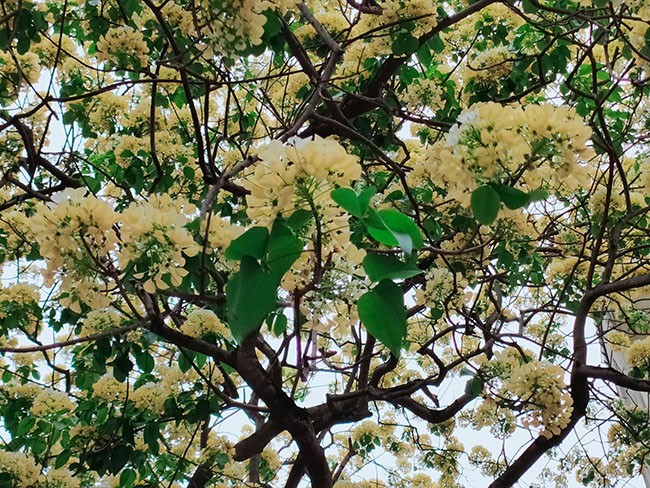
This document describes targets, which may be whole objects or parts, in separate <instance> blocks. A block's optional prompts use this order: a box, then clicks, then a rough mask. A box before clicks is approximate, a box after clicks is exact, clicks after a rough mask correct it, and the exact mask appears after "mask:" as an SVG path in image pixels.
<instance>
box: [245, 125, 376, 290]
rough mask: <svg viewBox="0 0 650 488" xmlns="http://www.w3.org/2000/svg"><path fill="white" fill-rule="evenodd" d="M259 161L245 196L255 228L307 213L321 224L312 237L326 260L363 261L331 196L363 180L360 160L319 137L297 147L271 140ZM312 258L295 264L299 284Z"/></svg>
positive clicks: (361, 254) (311, 256)
mask: <svg viewBox="0 0 650 488" xmlns="http://www.w3.org/2000/svg"><path fill="white" fill-rule="evenodd" d="M258 157H259V158H260V160H261V161H259V163H258V164H257V165H256V166H255V170H254V172H253V173H252V174H249V175H248V177H247V178H246V179H245V180H244V181H243V186H244V187H245V188H246V189H248V190H249V191H250V195H247V196H246V201H247V204H248V206H247V214H248V217H249V218H250V219H251V220H252V221H253V222H254V223H256V224H261V225H267V226H270V225H271V224H272V223H273V222H274V220H275V219H276V218H277V217H278V216H282V217H289V216H291V215H292V214H293V213H294V212H295V211H297V210H303V211H306V212H308V213H309V214H311V215H312V216H313V217H314V219H315V220H316V222H317V225H316V227H313V228H311V230H310V237H311V238H312V240H314V241H315V240H317V239H318V238H320V245H321V246H322V249H323V255H330V254H331V255H333V256H334V258H336V257H337V256H345V257H346V259H348V260H350V261H351V262H353V263H358V262H360V260H361V259H362V258H363V252H360V251H359V250H358V249H356V247H354V246H352V245H351V244H350V231H349V226H348V216H347V214H346V213H345V212H344V211H343V210H342V209H341V208H340V207H339V206H338V205H337V204H336V203H335V202H334V201H333V200H332V198H331V196H330V193H331V191H332V190H333V189H334V188H336V187H337V186H350V185H351V183H352V182H353V181H355V180H357V179H358V178H359V177H360V175H361V166H360V164H359V162H358V159H357V158H356V157H355V156H352V155H350V154H348V153H347V152H346V150H345V148H343V146H341V145H340V144H339V143H338V142H336V141H334V140H329V139H322V138H320V137H316V138H315V139H314V140H310V141H304V140H302V141H296V142H295V143H294V144H292V145H283V144H282V143H280V142H279V141H272V142H271V143H270V144H269V145H267V146H266V147H264V148H263V149H262V150H261V151H260V152H259V153H258ZM313 257H314V256H313V252H310V253H304V254H303V255H302V256H301V258H299V260H298V261H297V262H296V263H294V266H293V268H292V273H294V274H296V276H295V280H292V283H293V284H294V285H297V284H298V283H299V282H301V281H302V278H300V277H299V276H298V275H300V274H301V272H302V271H305V272H306V270H307V269H311V265H312V264H313V263H312V262H311V261H312V260H313ZM287 276H289V275H287ZM303 278H305V277H304V276H303ZM285 284H286V285H287V286H289V284H288V283H284V284H283V286H284V285H285Z"/></svg>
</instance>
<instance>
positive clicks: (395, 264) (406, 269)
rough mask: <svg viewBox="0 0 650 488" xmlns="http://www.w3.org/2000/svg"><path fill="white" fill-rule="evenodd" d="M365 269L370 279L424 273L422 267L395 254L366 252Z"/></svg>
mask: <svg viewBox="0 0 650 488" xmlns="http://www.w3.org/2000/svg"><path fill="white" fill-rule="evenodd" d="M363 269H364V270H365V271H366V274H367V275H368V278H370V281H381V280H386V279H406V278H411V277H412V276H416V275H419V274H420V273H422V270H421V269H419V268H417V267H415V266H411V265H409V264H406V263H405V262H403V261H400V260H399V259H397V258H396V257H395V256H386V255H384V254H366V257H365V258H363Z"/></svg>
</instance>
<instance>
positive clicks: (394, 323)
mask: <svg viewBox="0 0 650 488" xmlns="http://www.w3.org/2000/svg"><path fill="white" fill-rule="evenodd" d="M357 308H358V310H359V318H360V319H361V322H362V323H363V325H364V326H365V327H366V329H367V330H368V332H369V333H370V334H372V336H373V337H375V339H377V340H378V341H379V342H381V343H382V344H383V345H384V346H386V347H387V348H388V349H389V350H390V351H391V352H392V353H393V355H395V357H399V354H400V349H401V348H402V340H403V339H404V337H405V336H406V310H404V294H403V293H402V289H401V288H400V287H399V286H397V285H396V284H395V283H393V282H392V281H390V280H383V281H381V282H380V283H379V284H378V285H377V286H375V287H374V288H373V289H372V290H370V291H369V292H367V293H365V294H363V295H362V296H361V298H359V302H358V303H357Z"/></svg>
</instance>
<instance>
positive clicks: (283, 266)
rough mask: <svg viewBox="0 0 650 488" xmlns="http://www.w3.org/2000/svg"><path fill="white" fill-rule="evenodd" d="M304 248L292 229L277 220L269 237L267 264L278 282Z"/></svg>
mask: <svg viewBox="0 0 650 488" xmlns="http://www.w3.org/2000/svg"><path fill="white" fill-rule="evenodd" d="M302 248H303V242H302V241H301V240H300V239H298V238H297V237H296V236H294V235H293V233H292V232H291V229H289V227H287V226H286V225H285V224H283V223H282V222H280V221H279V220H276V221H275V223H274V224H273V229H272V230H271V235H270V237H269V244H268V257H267V263H268V266H269V269H270V270H271V272H272V273H273V276H274V277H275V279H276V280H277V281H278V282H280V280H281V279H282V277H283V276H284V273H286V272H287V271H289V269H291V265H292V264H293V263H294V262H295V261H296V259H298V258H299V257H300V253H301V252H302Z"/></svg>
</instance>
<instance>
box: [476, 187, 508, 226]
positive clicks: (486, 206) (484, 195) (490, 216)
mask: <svg viewBox="0 0 650 488" xmlns="http://www.w3.org/2000/svg"><path fill="white" fill-rule="evenodd" d="M470 203H471V206H472V212H473V213H474V217H475V218H476V220H478V221H479V222H480V223H481V224H483V225H490V224H491V223H492V222H494V220H495V219H496V218H497V214H498V213H499V208H500V207H501V198H500V197H499V194H498V193H497V192H496V191H495V190H494V188H492V187H491V186H487V185H484V186H480V187H478V188H477V189H476V190H474V191H473V192H472V197H471V199H470Z"/></svg>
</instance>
